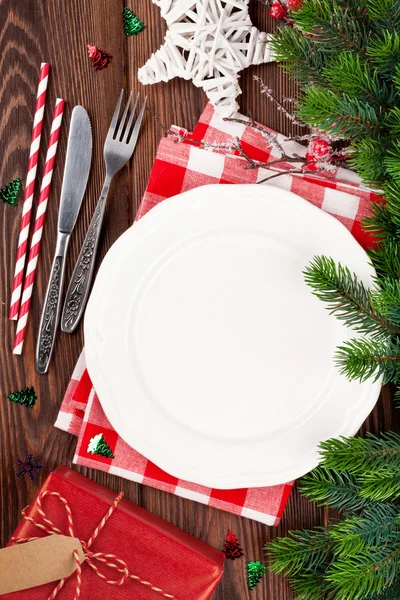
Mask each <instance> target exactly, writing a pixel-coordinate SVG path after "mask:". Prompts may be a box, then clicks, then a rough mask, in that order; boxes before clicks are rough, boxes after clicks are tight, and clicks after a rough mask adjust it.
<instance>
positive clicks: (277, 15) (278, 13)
mask: <svg viewBox="0 0 400 600" xmlns="http://www.w3.org/2000/svg"><path fill="white" fill-rule="evenodd" d="M269 14H270V16H271V17H272V18H273V19H286V17H287V12H286V9H285V7H284V6H283V4H281V3H280V2H273V3H272V5H271V8H270V11H269Z"/></svg>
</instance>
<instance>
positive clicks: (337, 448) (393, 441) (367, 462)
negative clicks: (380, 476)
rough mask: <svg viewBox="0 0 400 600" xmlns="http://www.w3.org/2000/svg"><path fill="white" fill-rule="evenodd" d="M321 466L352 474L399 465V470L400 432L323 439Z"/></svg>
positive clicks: (394, 467)
mask: <svg viewBox="0 0 400 600" xmlns="http://www.w3.org/2000/svg"><path fill="white" fill-rule="evenodd" d="M319 448H320V453H321V456H322V463H321V467H323V468H324V469H335V471H337V472H339V473H343V472H349V473H351V474H352V475H359V474H361V473H366V472H373V473H375V472H376V470H380V469H381V468H383V467H386V468H390V469H397V470H398V471H399V474H400V434H399V433H395V432H389V433H382V434H381V437H376V436H375V435H373V434H372V433H368V434H367V436H366V437H365V438H361V437H355V438H344V437H341V438H337V439H330V440H327V441H325V442H321V444H320V446H319Z"/></svg>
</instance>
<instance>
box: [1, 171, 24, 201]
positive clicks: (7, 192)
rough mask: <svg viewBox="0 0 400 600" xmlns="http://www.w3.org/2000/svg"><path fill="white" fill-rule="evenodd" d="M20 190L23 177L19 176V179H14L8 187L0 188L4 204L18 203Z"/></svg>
mask: <svg viewBox="0 0 400 600" xmlns="http://www.w3.org/2000/svg"><path fill="white" fill-rule="evenodd" d="M20 191H21V179H20V178H19V177H17V179H14V181H12V182H11V183H9V184H8V185H6V187H4V188H0V200H2V201H3V202H4V204H9V205H10V206H15V205H16V204H18V196H19V193H20Z"/></svg>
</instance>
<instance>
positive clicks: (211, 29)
mask: <svg viewBox="0 0 400 600" xmlns="http://www.w3.org/2000/svg"><path fill="white" fill-rule="evenodd" d="M153 2H154V4H157V6H159V7H160V9H161V16H162V17H163V18H164V19H165V21H166V22H167V26H168V30H167V33H166V36H165V41H164V44H163V46H161V48H160V49H159V50H157V52H155V53H154V54H152V56H151V57H150V59H149V60H148V61H147V63H146V64H145V65H144V66H143V67H141V68H140V69H139V72H138V77H139V81H141V83H143V84H148V83H157V82H159V81H169V80H170V79H173V78H174V77H183V78H184V79H191V80H192V81H193V83H194V85H196V86H197V87H201V88H203V90H204V91H205V93H206V94H207V96H208V98H209V100H210V102H211V103H212V104H213V105H214V107H215V109H216V111H217V112H218V113H219V115H220V116H222V117H228V116H230V115H231V114H233V113H234V112H235V111H236V110H237V109H238V108H239V105H238V103H237V102H236V97H237V96H238V95H239V94H240V93H241V89H240V87H239V83H238V77H239V75H238V73H239V71H241V70H242V69H245V68H246V67H248V66H250V65H256V64H260V63H265V62H270V61H272V60H274V58H273V56H272V52H271V50H270V49H269V47H268V43H267V42H268V38H269V36H268V35H267V34H266V33H264V32H260V31H259V30H258V29H257V28H256V27H253V25H252V22H251V19H250V15H249V12H248V3H249V0H153Z"/></svg>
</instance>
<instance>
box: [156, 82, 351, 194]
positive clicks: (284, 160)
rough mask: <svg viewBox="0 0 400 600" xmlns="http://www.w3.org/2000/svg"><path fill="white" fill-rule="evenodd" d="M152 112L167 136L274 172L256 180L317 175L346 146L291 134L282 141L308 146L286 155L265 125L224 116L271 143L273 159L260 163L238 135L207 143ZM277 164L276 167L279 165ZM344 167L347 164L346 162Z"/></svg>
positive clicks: (343, 156)
mask: <svg viewBox="0 0 400 600" xmlns="http://www.w3.org/2000/svg"><path fill="white" fill-rule="evenodd" d="M253 79H254V81H256V82H257V83H258V85H259V88H260V91H261V93H262V94H264V95H265V96H267V98H268V99H269V100H270V101H271V102H272V103H273V104H274V105H275V106H276V107H277V109H278V111H280V112H282V114H284V115H285V117H286V118H287V119H289V120H290V121H291V123H292V124H293V125H298V126H300V127H306V126H307V125H306V124H305V123H304V121H302V120H301V119H298V118H297V117H296V116H295V115H294V114H293V113H292V112H290V110H288V109H287V108H286V107H285V106H284V104H283V103H282V102H280V101H279V100H278V99H277V98H276V97H275V96H274V94H273V92H272V90H271V89H270V88H268V87H267V86H266V85H265V84H264V82H263V81H262V79H260V77H257V76H254V78H253ZM284 102H285V103H287V104H289V103H290V104H293V103H294V104H295V103H296V101H295V100H293V99H291V98H287V99H285V100H284ZM147 110H148V111H149V112H150V114H151V115H152V117H153V119H154V120H155V121H157V122H158V123H159V125H160V127H161V128H162V129H163V130H164V131H165V133H166V134H167V135H171V136H174V137H175V138H176V142H190V143H192V144H196V145H198V146H199V147H200V148H203V149H204V150H209V151H211V152H212V151H214V150H219V151H223V152H227V153H235V152H236V153H237V154H238V155H240V156H241V157H242V158H244V159H245V160H246V162H247V163H248V164H247V165H246V166H245V167H244V168H245V169H259V168H267V169H272V170H274V171H275V172H274V173H273V174H271V175H268V176H267V177H265V178H264V179H261V180H260V181H258V182H257V183H265V182H266V181H270V180H271V179H275V178H276V177H280V176H282V175H303V174H307V175H308V176H310V175H317V174H318V173H321V172H323V171H330V170H333V169H335V168H336V167H337V161H341V163H342V164H343V161H345V160H346V149H340V150H337V149H334V148H333V143H334V142H336V141H337V138H333V137H332V136H329V135H326V134H319V133H310V134H305V135H302V136H295V137H293V138H287V140H286V141H296V142H308V147H307V151H306V154H305V156H300V155H299V154H296V153H293V154H287V153H286V152H285V150H284V148H283V146H282V145H281V144H280V143H279V141H278V140H277V138H276V136H275V135H274V134H273V133H271V132H270V131H269V130H268V129H267V128H266V127H264V126H263V125H260V124H259V123H256V121H254V120H253V119H250V120H247V119H245V118H243V119H241V118H235V117H226V118H225V119H224V121H229V122H231V123H239V124H241V125H244V126H245V127H249V128H251V129H254V130H255V131H258V132H259V133H261V135H262V136H263V137H264V138H265V139H266V142H267V144H268V145H269V146H273V147H274V148H275V150H276V154H277V155H278V156H277V158H275V159H274V160H270V161H268V162H261V161H258V160H254V159H252V158H251V157H250V156H249V155H248V154H247V152H246V151H245V150H244V148H243V146H242V144H241V142H240V139H239V138H238V137H236V138H232V140H231V141H230V142H228V143H224V144H218V143H211V142H204V141H202V140H196V139H195V138H193V137H192V136H191V135H188V132H187V131H186V130H184V129H180V130H177V129H171V128H169V127H167V126H166V125H164V124H163V123H162V122H161V121H160V119H159V118H158V117H157V116H156V115H155V114H154V112H153V111H152V110H151V108H149V107H148V109H147ZM291 164H293V167H290V168H288V165H291ZM279 165H280V166H279ZM346 167H347V168H348V165H346Z"/></svg>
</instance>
